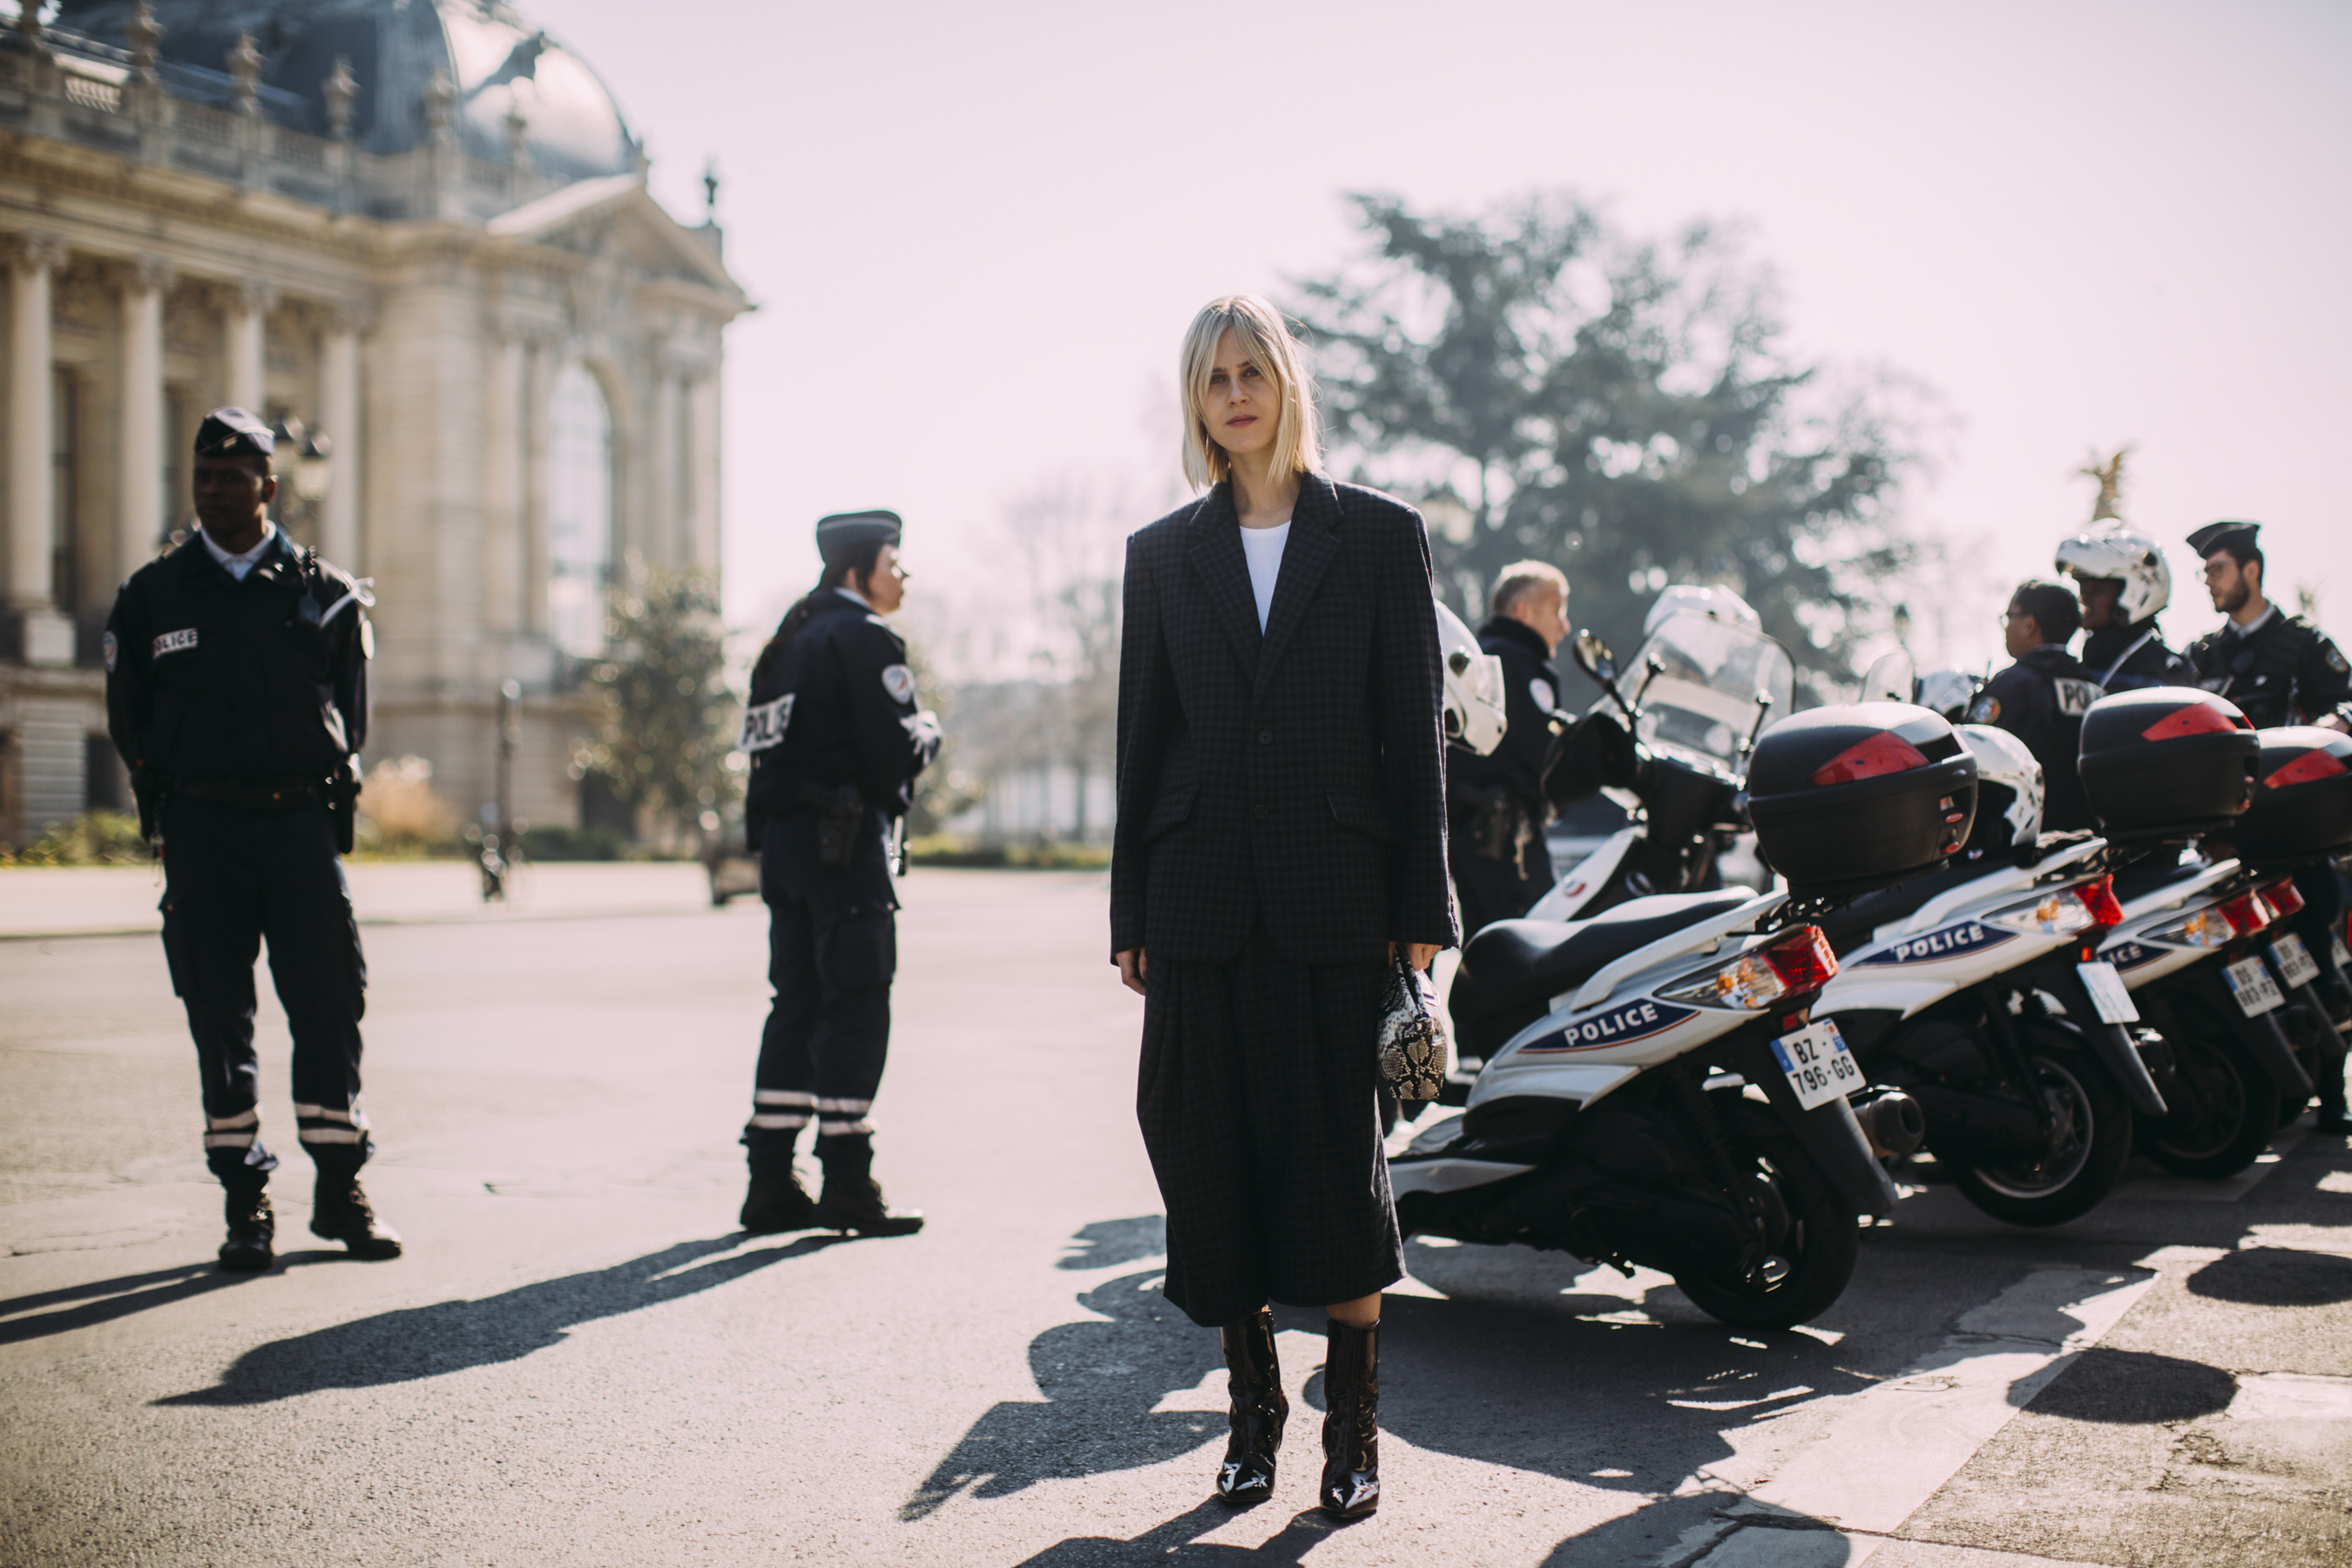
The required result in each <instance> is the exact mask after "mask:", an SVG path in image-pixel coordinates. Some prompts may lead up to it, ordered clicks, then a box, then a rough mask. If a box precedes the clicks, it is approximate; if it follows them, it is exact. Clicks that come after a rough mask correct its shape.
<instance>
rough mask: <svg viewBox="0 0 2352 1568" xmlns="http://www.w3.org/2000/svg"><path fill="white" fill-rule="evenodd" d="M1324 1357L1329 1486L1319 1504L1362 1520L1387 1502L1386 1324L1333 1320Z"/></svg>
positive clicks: (1325, 1479)
mask: <svg viewBox="0 0 2352 1568" xmlns="http://www.w3.org/2000/svg"><path fill="white" fill-rule="evenodd" d="M1325 1331H1326V1332H1327V1333H1328V1335H1329V1340H1330V1344H1329V1351H1328V1354H1327V1355H1326V1356H1325V1357H1324V1361H1323V1488H1322V1490H1321V1492H1320V1493H1319V1495H1318V1497H1317V1502H1318V1505H1319V1506H1320V1507H1321V1508H1322V1510H1323V1511H1324V1512H1325V1513H1328V1514H1329V1515H1330V1516H1331V1517H1332V1518H1334V1519H1361V1518H1363V1517H1364V1516H1365V1515H1366V1514H1368V1513H1370V1512H1371V1511H1372V1510H1375V1509H1377V1508H1379V1507H1380V1506H1381V1421H1380V1415H1381V1326H1380V1325H1379V1324H1378V1323H1374V1324H1373V1325H1372V1326H1371V1327H1370V1328H1369V1329H1359V1328H1355V1327H1352V1326H1350V1325H1349V1324H1347V1323H1343V1322H1341V1321H1339V1319H1337V1318H1332V1319H1329V1320H1328V1321H1327V1322H1326V1326H1325Z"/></svg>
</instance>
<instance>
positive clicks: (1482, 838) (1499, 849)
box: [1445, 561, 1569, 941]
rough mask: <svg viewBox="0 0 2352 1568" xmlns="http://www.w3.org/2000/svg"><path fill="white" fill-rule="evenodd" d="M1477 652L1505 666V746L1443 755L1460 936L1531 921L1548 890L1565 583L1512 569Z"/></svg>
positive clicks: (1499, 584)
mask: <svg viewBox="0 0 2352 1568" xmlns="http://www.w3.org/2000/svg"><path fill="white" fill-rule="evenodd" d="M1486 602H1487V604H1488V605H1489V606H1490V607H1491V608H1492V611H1493V614H1491V615H1490V616H1488V617H1487V619H1486V624H1485V625H1484V626H1480V627H1479V628H1478V646H1479V647H1482V648H1484V649H1485V650H1486V652H1488V653H1490V654H1493V655H1494V656H1495V657H1496V658H1499V659H1501V660H1502V661H1503V691H1504V709H1503V711H1504V717H1505V719H1506V721H1507V728H1506V729H1505V731H1504V732H1503V743H1502V744H1501V745H1499V746H1497V747H1496V748H1495V750H1494V752H1492V754H1490V755H1487V756H1483V757H1482V756H1479V755H1478V754H1476V753H1475V752H1469V751H1465V750H1464V749H1463V748H1461V747H1459V746H1449V747H1447V748H1446V752H1445V799H1446V816H1447V822H1446V827H1447V837H1448V839H1449V840H1450V848H1449V852H1448V858H1449V859H1450V860H1451V862H1452V864H1453V869H1454V892H1455V895H1456V896H1457V897H1458V898H1459V899H1460V900H1461V904H1462V934H1463V937H1464V939H1465V941H1466V940H1467V939H1468V938H1469V936H1470V935H1471V933H1472V932H1474V931H1478V930H1479V929H1480V928H1481V927H1484V926H1486V925H1489V924H1492V923H1493V922H1494V921H1502V920H1511V919H1515V918H1517V916H1519V915H1523V914H1525V913H1527V911H1528V909H1529V908H1530V907H1531V906H1533V905H1534V903H1535V901H1536V900H1538V899H1540V898H1542V897H1543V896H1544V894H1545V893H1546V892H1548V891H1549V890H1550V888H1551V885H1552V882H1553V880H1554V877H1553V872H1552V865H1551V854H1550V852H1549V850H1548V849H1547V848H1546V847H1545V846H1544V832H1543V830H1544V826H1545V824H1547V823H1549V821H1550V820H1551V815H1552V814H1551V803H1550V801H1549V798H1548V797H1547V795H1546V794H1545V784H1546V780H1547V775H1548V774H1549V772H1550V771H1551V768H1552V765H1553V763H1554V761H1555V759H1556V758H1557V757H1558V756H1559V734H1560V731H1561V730H1562V729H1563V728H1564V726H1565V717H1564V715H1562V714H1561V713H1560V711H1559V689H1560V685H1559V670H1558V669H1557V668H1554V667H1553V665H1552V662H1551V658H1552V655H1553V653H1555V652H1556V651H1557V650H1558V649H1559V645H1560V641H1561V639H1563V638H1564V637H1567V636H1568V632H1569V626H1568V579H1567V578H1566V577H1565V576H1563V575H1561V574H1560V573H1559V569H1558V568H1556V567H1552V566H1548V565H1546V564H1544V563H1542V562H1540V561H1521V562H1519V563H1517V564H1515V565H1510V566H1506V567H1504V568H1503V570H1502V573H1501V574H1500V575H1498V576H1497V577H1496V579H1495V586H1494V589H1493V591H1492V592H1491V593H1490V594H1489V595H1487V601H1486Z"/></svg>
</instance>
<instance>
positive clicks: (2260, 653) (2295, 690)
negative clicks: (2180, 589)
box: [2189, 605, 2352, 730]
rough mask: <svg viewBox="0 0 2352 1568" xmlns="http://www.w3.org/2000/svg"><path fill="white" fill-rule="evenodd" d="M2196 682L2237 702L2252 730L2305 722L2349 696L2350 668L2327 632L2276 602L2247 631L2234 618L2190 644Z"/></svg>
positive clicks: (2320, 716) (2323, 714)
mask: <svg viewBox="0 0 2352 1568" xmlns="http://www.w3.org/2000/svg"><path fill="white" fill-rule="evenodd" d="M2189 663H2190V664H2192V665H2194V666H2195V667H2196V669H2197V680H2196V684H2198V685H2199V686H2201V687H2203V688H2204V689H2206V690H2208V691H2212V692H2218V693H2219V694H2221V696H2223V697H2226V698H2228V699H2229V700H2231V701H2232V702H2234V703H2236V704H2237V705H2238V708H2239V710H2241V711H2242V712H2243V713H2244V714H2245V716H2246V717H2247V718H2248V719H2249V720H2251V721H2252V723H2253V726H2254V728H2255V729H2257V730H2270V729H2275V728H2276V727H2278V726H2279V725H2281V724H2308V723H2312V722H2314V721H2317V720H2320V719H2323V718H2325V717H2326V716H2327V715H2328V714H2330V713H2332V712H2334V711H2335V710H2336V707H2337V705H2338V704H2340V703H2342V702H2344V701H2345V700H2347V698H2352V668H2347V666H2346V664H2345V659H2344V655H2343V654H2342V653H2341V652H2340V651H2338V649H2337V648H2336V645H2335V644H2334V643H2333V642H2330V641H2329V640H2328V638H2327V634H2326V632H2323V631H2321V630H2320V629H2319V628H2318V627H2317V626H2313V625H2312V624H2311V623H2310V622H2309V621H2307V620H2305V619H2304V618H2303V617H2302V616H2290V615H2288V614H2287V613H2286V612H2285V611H2284V610H2282V609H2280V608H2279V607H2278V606H2277V605H2272V606H2271V612H2270V614H2269V615H2268V616H2265V617H2264V618H2263V622H2262V623H2261V624H2260V625H2259V626H2255V627H2254V628H2253V629H2252V631H2241V630H2239V629H2238V626H2237V625H2236V624H2235V623H2234V622H2233V623H2231V624H2230V625H2228V626H2223V627H2222V628H2221V630H2220V631H2217V632H2208V633H2207V634H2206V635H2205V636H2203V637H2199V638H2198V639H2197V640H2196V641H2195V642H2193V643H2190V644H2189Z"/></svg>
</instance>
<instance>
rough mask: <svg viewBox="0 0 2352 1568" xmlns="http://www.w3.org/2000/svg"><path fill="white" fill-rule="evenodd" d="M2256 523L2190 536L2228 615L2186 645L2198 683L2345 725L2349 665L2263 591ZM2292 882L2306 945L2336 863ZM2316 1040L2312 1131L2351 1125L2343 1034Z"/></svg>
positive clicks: (2350, 711) (2335, 908) (2258, 710)
mask: <svg viewBox="0 0 2352 1568" xmlns="http://www.w3.org/2000/svg"><path fill="white" fill-rule="evenodd" d="M2261 531H2262V524H2260V523H2258V522H2214V523H2208V524H2207V525H2206V526H2204V527H2203V528H2200V529H2199V530H2198V531H2196V532H2194V533H2192V534H2190V535H2189V548H2190V549H2191V550H2194V551H2195V552H2197V553H2198V554H2200V555H2201V556H2203V557H2204V558H2205V588H2206V591H2207V592H2208V593H2210V595H2212V596H2213V607H2214V608H2215V609H2217V610H2219V611H2221V613H2222V614H2223V615H2225V616H2229V617H2230V618H2229V621H2228V622H2227V623H2226V624H2225V625H2223V626H2222V627H2221V630H2219V631H2214V632H2208V633H2207V634H2206V635H2205V636H2203V637H2199V638H2198V639H2197V640H2196V641H2195V642H2193V643H2191V644H2189V661H2190V662H2191V663H2192V664H2194V665H2195V666H2196V667H2197V684H2199V685H2200V686H2202V687H2203V688H2204V689H2206V690H2208V691H2213V692H2219V693H2220V694H2221V696H2223V697H2226V698H2228V699H2229V700H2231V701H2232V702H2234V703H2236V704H2237V705H2238V709H2239V710H2240V711H2241V712H2242V713H2244V714H2245V716H2246V717H2247V719H2248V720H2250V721H2252V723H2253V726H2254V728H2256V729H2257V730H2268V729H2273V728H2275V727H2276V726H2278V725H2281V724H2325V725H2327V726H2329V727H2331V728H2334V729H2338V730H2344V729H2352V705H2347V701H2346V699H2347V697H2352V669H2347V667H2346V663H2345V658H2344V655H2343V654H2342V653H2341V652H2340V651H2339V650H2338V649H2337V648H2336V645H2335V644H2334V643H2333V642H2331V641H2329V640H2328V637H2327V634H2326V633H2325V632H2323V631H2321V630H2320V629H2319V628H2318V627H2317V626H2313V625H2312V624H2311V623H2310V622H2309V621H2307V620H2305V618H2304V617H2303V616H2290V615H2288V614H2287V613H2286V612H2285V611H2284V610H2282V609H2280V608H2279V607H2278V606H2277V605H2273V604H2272V603H2271V602H2270V601H2269V600H2268V599H2267V598H2265V597H2264V596H2263V549H2262V545H2261V543H2260V542H2259V541H2258V539H2257V535H2259V534H2260V533H2261ZM2294 885H2295V888H2296V889H2297V890H2298V891H2300V892H2301V893H2302V894H2303V900H2304V909H2303V912H2302V914H2301V915H2300V916H2298V917H2296V925H2297V928H2298V929H2299V930H2300V931H2303V932H2304V935H2305V942H2306V943H2311V942H2321V941H2328V940H2332V939H2333V937H2334V934H2335V932H2336V931H2340V930H2342V929H2343V919H2344V892H2343V884H2342V882H2341V880H2340V879H2338V878H2337V876H2336V873H2335V870H2334V868H2331V867H2327V866H2310V867H2305V868H2303V869H2301V870H2299V871H2297V872H2296V873H2295V878H2294ZM2330 1033H2331V1034H2332V1033H2333V1032H2332V1031H2330ZM2321 1043H2322V1047H2323V1050H2322V1053H2321V1056H2320V1058H2319V1062H2318V1068H2319V1071H2318V1073H2317V1075H2316V1076H2317V1079H2318V1085H2317V1087H2318V1094H2319V1111H2318V1115H2317V1117H2316V1121H2317V1125H2318V1129H2319V1131H2322V1132H2332V1133H2345V1132H2352V1114H2347V1111H2346V1110H2345V1093H2344V1058H2343V1042H2342V1039H2341V1037H2334V1038H2329V1039H2324V1040H2323V1041H2322V1042H2321Z"/></svg>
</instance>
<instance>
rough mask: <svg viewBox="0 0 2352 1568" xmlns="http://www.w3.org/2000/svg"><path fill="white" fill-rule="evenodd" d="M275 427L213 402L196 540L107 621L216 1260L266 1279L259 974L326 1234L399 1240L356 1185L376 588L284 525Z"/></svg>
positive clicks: (361, 1129) (384, 1249) (364, 1136)
mask: <svg viewBox="0 0 2352 1568" xmlns="http://www.w3.org/2000/svg"><path fill="white" fill-rule="evenodd" d="M273 450H274V443H273V441H272V438H271V436H270V431H269V426H267V425H265V424H263V423H262V422H261V420H259V419H258V418H257V417H255V416H253V415H252V414H250V413H248V412H247V411H246V410H245V409H242V408H216V409H215V410H214V411H213V412H212V413H210V414H208V415H206V416H205V419H204V423H203V424H202V425H201V426H198V428H197V431H196V445H195V460H194V470H193V473H194V489H195V498H194V499H195V510H196V518H197V521H198V522H199V524H200V525H201V526H200V528H199V530H198V531H197V533H196V536H195V537H194V538H193V539H191V540H189V541H188V542H186V543H185V544H183V545H182V546H180V547H179V548H178V549H177V550H174V551H173V552H171V553H170V554H168V555H165V556H163V558H162V559H160V560H157V561H152V562H150V563H148V564H146V565H145V566H142V567H141V568H140V569H139V570H138V571H136V572H134V573H132V574H131V578H130V580H129V581H128V582H126V583H124V584H122V588H121V593H120V594H119V595H118V596H117V597H116V599H115V603H114V613H113V615H112V616H110V617H108V620H107V623H106V643H105V651H106V708H107V725H108V729H109V730H110V731H111V733H112V735H113V737H114V745H115V749H116V750H117V751H119V752H121V753H122V760H123V762H124V763H126V764H127V765H128V766H129V767H130V769H131V785H132V789H133V791H134V793H135V794H136V795H137V797H138V802H139V816H140V824H141V827H142V831H144V832H145V833H146V835H147V837H148V838H149V840H150V842H152V843H153V844H154V845H155V846H156V847H157V850H158V853H159V854H160V855H161V856H162V858H163V877H164V885H163V953H164V957H165V959H166V961H167V962H168V963H169V965H170V968H171V973H172V988H173V990H174V991H176V992H177V993H178V994H179V995H180V999H181V1000H182V1001H183V1002H184V1004H185V1005H186V1006H187V1010H188V1028H189V1032H190V1033H191V1034H193V1035H194V1037H195V1042H196V1061H197V1065H198V1067H199V1068H200V1070H201V1071H202V1074H203V1078H204V1101H205V1163H207V1164H209V1165H210V1166H211V1167H212V1172H213V1174H214V1175H215V1176H217V1177H218V1178H219V1179H220V1183H221V1185H222V1186H223V1187H224V1188H226V1192H227V1205H226V1210H227V1218H228V1238H227V1240H226V1241H225V1242H224V1243H223V1244H222V1246H221V1249H220V1262H221V1267H222V1268H226V1269H233V1270H239V1271H250V1270H255V1269H262V1268H268V1267H269V1263H270V1260H271V1258H272V1257H273V1256H274V1251H273V1242H274V1240H275V1236H276V1220H275V1216H274V1215H273V1214H272V1212H271V1210H270V1205H269V1197H268V1192H267V1190H266V1189H267V1186H268V1180H269V1173H270V1172H271V1171H273V1170H275V1169H277V1167H278V1157H277V1156H276V1155H274V1154H272V1153H271V1152H269V1150H268V1148H267V1147H266V1146H265V1145H264V1144H263V1143H262V1142H261V1108H260V1103H259V1094H258V1089H259V1068H258V1064H257V1062H256V1060H255V1057H254V1049H253V1011H254V991H253V964H254V960H255V958H256V957H257V954H258V952H259V951H260V946H261V942H262V940H263V939H264V938H265V937H267V938H268V942H269V971H270V974H271V976H272V977H273V978H274V979H275V981H276V982H277V985H278V1001H279V1002H280V1003H281V1004H283V1005H284V1006H285V1009H286V1018H287V1022H288V1023H289V1025H290V1026H291V1027H292V1031H293V1036H294V1115H295V1122H296V1136H297V1137H298V1138H299V1140H300V1142H301V1144H302V1148H303V1150H304V1152H307V1153H308V1154H309V1155H310V1162H311V1163H312V1165H313V1166H315V1167H316V1169H317V1173H318V1183H317V1186H316V1189H315V1191H314V1193H313V1197H312V1203H311V1208H310V1229H311V1231H312V1233H313V1234H315V1235H317V1236H320V1237H325V1238H326V1239H328V1240H330V1241H340V1242H341V1243H342V1244H343V1245H344V1247H346V1248H348V1249H349V1250H350V1251H351V1253H352V1256H354V1257H358V1258H397V1257H399V1256H400V1237H399V1235H398V1234H397V1233H396V1232H394V1230H392V1229H391V1228H390V1227H389V1226H385V1225H384V1224H383V1222H381V1221H380V1220H378V1219H377V1218H376V1217H375V1214H374V1211H373V1208H372V1207H371V1206H370V1205H369V1203H368V1200H367V1195H366V1194H364V1193H363V1192H362V1191H361V1189H360V1180H359V1175H360V1167H361V1166H362V1165H363V1164H365V1163H367V1160H368V1156H369V1154H370V1153H372V1152H373V1144H372V1143H371V1142H370V1141H369V1138H368V1121H367V1117H366V1115H365V1113H364V1112H362V1110H361V1109H360V1015H361V1012H362V1008H363V1006H364V1003H365V991H366V985H367V966H366V963H365V960H364V959H363V958H362V955H361V952H360V933H359V926H358V924H357V922H356V921H354V920H353V919H352V900H351V890H350V889H349V887H348V886H347V885H346V884H345V882H344V880H343V868H342V862H341V859H340V858H339V852H340V851H343V850H348V849H350V847H351V844H352V837H351V836H352V811H353V809H354V806H355V804H356V802H357V799H358V795H359V790H358V782H357V773H356V769H355V766H354V762H353V759H354V758H356V757H357V756H358V754H359V750H360V745H361V743H362V742H363V741H365V740H366V738H367V722H368V684H367V661H368V659H369V658H370V656H371V655H372V653H373V646H374V645H373V632H372V631H371V629H370V627H369V626H368V620H367V606H368V605H370V604H372V603H373V602H374V601H373V595H370V594H369V593H368V592H367V590H366V588H365V587H364V585H362V584H360V583H357V582H354V581H353V580H352V578H351V577H350V576H349V575H348V574H345V573H343V572H341V571H340V570H338V569H337V568H335V567H333V566H330V565H329V564H327V563H325V562H323V561H321V560H320V559H319V556H318V554H317V552H314V551H311V550H308V549H305V548H303V547H301V546H299V545H297V544H295V543H293V542H291V541H289V539H288V538H287V537H286V536H285V535H284V534H283V533H281V532H279V531H278V530H277V528H276V527H275V526H274V525H272V524H271V522H270V521H269V518H268V505H269V501H270V499H271V498H272V497H273V496H275V495H276V494H277V493H278V482H277V480H276V479H273V478H272V477H271V474H270V463H271V457H272V453H273Z"/></svg>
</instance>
